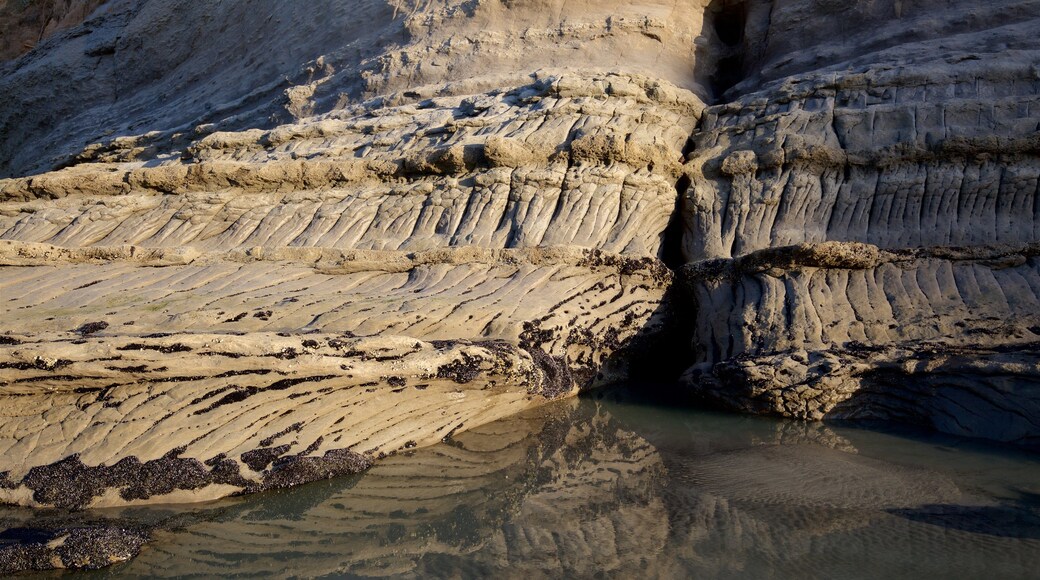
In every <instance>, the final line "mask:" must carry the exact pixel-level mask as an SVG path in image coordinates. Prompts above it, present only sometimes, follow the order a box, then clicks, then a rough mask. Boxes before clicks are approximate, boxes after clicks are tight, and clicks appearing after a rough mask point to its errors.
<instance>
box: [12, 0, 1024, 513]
mask: <svg viewBox="0 0 1040 580" xmlns="http://www.w3.org/2000/svg"><path fill="white" fill-rule="evenodd" d="M1038 15H1040V4H1038V3H1037V2H1033V1H1022V0H1020V1H1014V0H1002V1H1001V2H1000V3H999V6H994V7H990V8H988V9H987V10H982V9H979V8H978V7H976V6H975V5H974V4H971V3H968V2H960V1H953V2H950V1H944V2H939V1H938V0H935V1H927V2H918V3H913V5H910V4H909V3H904V2H900V1H897V0H871V1H862V2H856V3H854V4H852V5H845V4H839V3H833V2H824V1H823V0H811V1H810V0H804V1H798V2H783V3H780V2H768V1H765V0H747V1H732V0H715V1H712V2H708V1H706V0H689V1H677V0H672V1H667V0H654V1H651V2H646V3H640V4H638V5H634V4H630V3H627V2H540V1H533V0H532V1H529V2H505V1H501V2H500V1H470V0H466V1H462V0H435V1H431V2H418V1H411V0H394V1H387V0H366V1H364V2H352V3H342V2H327V3H325V2H318V3H291V4H285V3H278V2H274V1H269V0H249V1H243V2H235V3H223V4H220V5H217V6H207V7H200V5H199V4H198V3H195V2H189V1H188V0H178V1H176V2H158V1H156V0H110V1H109V2H107V3H105V5H104V6H103V8H102V9H100V10H98V11H97V12H96V13H95V16H94V17H93V18H91V19H90V20H89V21H87V22H86V23H84V24H83V25H82V26H80V27H77V28H74V29H72V30H70V31H67V32H65V33H59V34H57V35H55V36H54V37H53V38H51V39H49V40H47V41H45V42H44V43H42V44H41V46H40V47H39V48H38V49H37V50H35V51H33V52H31V53H29V54H27V55H25V56H23V57H22V58H20V59H17V60H14V61H9V62H7V63H4V64H0V92H3V94H5V95H9V96H10V97H9V98H8V99H7V100H5V102H4V103H3V105H2V106H0V134H2V135H3V138H2V139H0V175H2V176H4V177H5V178H6V179H2V180H0V200H2V202H0V239H2V243H3V245H2V246H0V260H2V264H3V266H2V270H0V292H2V293H3V301H2V306H0V308H2V313H3V316H2V317H0V383H3V387H2V389H0V449H2V450H3V451H4V452H3V453H2V454H0V457H2V458H0V473H2V474H3V477H2V478H0V488H2V489H0V496H2V498H3V499H4V500H5V501H8V502H16V503H22V504H27V505H63V506H66V507H84V506H97V505H112V504H122V503H129V502H143V501H175V500H176V501H188V500H200V499H207V498H214V497H220V496H223V495H227V494H232V493H241V492H243V491H255V490H260V489H268V488H271V487H279V486H283V485H290V484H293V483H297V482H302V481H308V480H312V479H318V478H324V477H329V476H332V475H335V474H339V473H349V472H354V471H357V470H360V469H364V468H365V467H367V466H368V465H370V464H371V462H373V461H376V460H378V459H380V458H382V457H385V456H387V455H390V454H394V453H396V452H398V451H401V450H404V449H410V448H412V447H415V446H418V445H426V444H429V443H432V442H434V441H437V440H439V439H440V438H442V437H444V436H445V435H448V434H451V433H456V432H460V431H461V430H464V429H469V428H472V427H475V426H477V425H479V424H481V423H484V422H487V421H490V420H492V419H495V418H498V417H502V416H504V415H506V414H509V413H513V412H515V411H517V410H520V409H523V408H527V407H531V406H536V405H539V404H542V403H544V402H545V401H548V400H551V399H554V398H558V397H562V396H565V395H568V394H573V393H575V392H577V391H578V390H579V389H582V388H588V387H592V386H596V385H601V384H606V383H608V382H611V381H616V380H619V379H621V378H624V377H625V376H627V374H628V371H629V368H630V367H631V364H632V363H633V361H635V362H639V361H642V362H650V365H649V366H656V367H659V370H660V369H664V370H668V369H670V368H671V365H672V364H673V363H674V361H661V360H660V359H664V358H673V356H674V358H678V359H680V360H679V361H678V362H679V364H681V365H682V366H684V367H688V370H687V372H686V373H685V374H684V382H685V383H686V385H687V386H688V388H689V390H690V391H691V392H693V393H694V394H695V395H696V396H697V397H699V398H700V399H702V400H707V401H710V402H713V403H716V404H721V405H724V406H726V407H729V408H734V409H739V410H744V411H752V412H758V413H774V414H781V415H785V416H790V417H798V418H803V419H823V418H882V419H893V418H894V419H900V420H905V421H910V422H914V423H918V424H927V425H931V426H933V427H936V428H939V429H942V430H946V431H950V432H953V433H960V434H968V435H975V436H983V437H989V438H994V439H999V440H1004V441H1016V442H1019V443H1024V444H1029V445H1035V444H1036V443H1037V433H1038V431H1037V427H1038V421H1040V420H1038V419H1037V417H1038V416H1040V415H1038V413H1037V411H1038V410H1040V399H1038V394H1037V392H1038V391H1037V383H1036V381H1037V377H1038V376H1040V359H1038V357H1037V353H1038V348H1037V344H1038V342H1040V320H1038V319H1037V316H1038V314H1037V313H1038V312H1040V298H1038V292H1037V290H1038V289H1040V278H1038V276H1037V273H1038V272H1037V260H1038V259H1040V258H1038V256H1037V253H1038V250H1037V245H1036V244H1037V243H1038V234H1040V229H1038V227H1040V226H1038V225H1037V224H1038V223H1040V213H1038V212H1040V206H1038V204H1037V196H1038V190H1037V188H1038V183H1040V161H1038V156H1037V154H1038V152H1040V144H1038V141H1037V127H1038V121H1040V119H1038V118H1037V110H1038V109H1037V106H1036V104H1037V95H1038V94H1040V72H1038V71H1040V46H1038V43H1040V40H1038V39H1037V35H1036V34H1035V31H1036V30H1037V28H1038V24H1040V16H1038ZM855 21H861V22H873V23H875V25H874V26H869V27H861V28H855V29H853V28H851V25H850V24H849V23H850V22H855ZM706 103H712V106H710V107H708V108H707V109H705V107H706ZM684 262H688V263H687V264H686V265H685V266H682V268H681V270H680V273H679V275H678V276H673V274H672V272H671V271H670V270H669V269H668V268H667V267H666V266H665V264H666V263H667V264H669V265H671V266H681V265H682V264H683V263H684ZM675 280H678V282H679V284H676V285H674V286H675V287H677V288H680V289H682V290H683V291H684V292H685V297H684V298H682V299H680V300H678V301H677V300H675V299H674V296H673V294H674V292H672V290H673V282H674V281H675ZM688 310H692V312H690V313H689V316H687V314H686V313H687V311H688ZM669 326H671V327H672V328H669ZM676 327H679V328H680V329H681V330H682V332H685V336H684V337H683V338H681V339H677V338H675V336H676V334H674V333H673V329H674V328H676ZM684 343H687V344H689V345H690V346H691V348H690V349H689V350H687V349H685V348H683V346H684ZM648 349H649V350H648ZM648 352H650V353H653V354H654V355H656V356H657V357H658V359H659V360H657V361H655V360H653V358H652V357H651V356H647V355H646V354H645V353H648ZM673 353H674V354H673ZM159 472H163V473H166V474H172V475H169V476H163V477H158V476H156V475H155V474H156V473H159Z"/></svg>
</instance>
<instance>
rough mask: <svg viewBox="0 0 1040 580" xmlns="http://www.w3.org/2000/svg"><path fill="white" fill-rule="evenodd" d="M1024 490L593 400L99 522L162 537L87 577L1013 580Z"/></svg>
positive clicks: (1033, 552) (949, 449)
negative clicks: (332, 470) (196, 502)
mask: <svg viewBox="0 0 1040 580" xmlns="http://www.w3.org/2000/svg"><path fill="white" fill-rule="evenodd" d="M1038 493H1040V463H1038V462H1037V461H1036V459H1035V458H1034V457H1030V456H1026V455H1016V454H1013V453H1010V452H1008V453H1004V452H1000V451H995V450H993V449H987V448H981V449H976V448H973V447H971V446H970V445H967V446H965V445H961V444H960V443H959V442H956V441H950V440H927V439H924V440H920V439H913V438H908V437H904V436H895V435H886V434H882V433H877V432H869V431H860V430H854V429H842V428H832V427H827V426H823V425H804V424H798V423H790V422H781V421H773V420H768V419H754V418H742V417H734V416H729V415H716V414H711V413H700V412H691V411H680V410H670V409H662V408H654V407H651V406H647V405H639V404H630V403H625V402H618V401H617V400H613V398H612V397H607V398H603V399H601V400H583V401H570V402H564V403H561V404H558V405H555V406H553V407H551V408H549V409H546V410H542V411H539V412H534V413H528V414H526V415H523V416H520V417H515V418H512V419H508V420H505V421H500V422H497V423H494V424H492V425H487V426H484V427H481V428H478V429H474V430H472V431H470V432H467V433H463V434H461V435H459V436H457V438H456V439H455V440H454V441H452V442H450V443H448V444H444V445H440V446H437V447H435V448H429V449H423V450H417V451H414V452H411V453H408V454H407V455H401V456H396V457H392V458H389V459H388V460H386V461H385V462H383V463H381V464H379V465H378V466H377V467H375V468H374V469H373V470H372V471H371V472H369V473H367V474H365V475H363V476H359V477H356V478H352V479H345V480H333V481H327V482H320V483H316V484H312V485H308V486H305V487H302V488H298V489H293V490H287V491H282V492H277V493H269V494H264V495H260V496H256V497H251V498H246V499H242V500H238V501H225V502H221V503H218V504H212V505H210V506H208V507H206V508H205V509H201V510H196V511H193V512H187V513H180V514H178V513H175V512H169V511H164V510H156V509H152V510H150V511H147V512H145V511H143V510H124V511H122V512H113V513H112V514H110V515H112V516H113V517H116V516H118V517H124V518H126V517H130V518H133V517H150V518H153V519H162V518H170V517H173V518H174V519H173V520H167V523H166V524H165V525H166V526H167V527H172V528H173V529H168V530H167V531H162V532H159V533H157V534H156V538H155V541H154V542H152V543H151V544H150V545H149V546H146V548H145V549H144V550H143V551H142V553H141V554H140V556H139V557H138V558H137V559H135V560H134V561H132V562H129V563H127V564H124V565H120V566H118V567H116V568H113V569H110V570H108V571H103V572H100V573H98V574H99V575H101V576H108V575H115V574H119V575H126V574H130V575H135V576H148V577H171V576H183V577H213V576H220V577H251V576H264V577H269V576H275V577H286V576H302V577H315V576H317V577H322V576H324V577H357V576H361V577H389V576H394V577H452V578H467V577H489V576H493V577H518V576H528V577H532V578H541V577H546V576H564V577H625V578H627V577H632V576H637V575H638V576H645V577H688V576H708V577H723V578H727V577H753V578H759V577H774V578H787V577H791V578H794V577H799V578H802V577H827V578H877V577H886V578H891V577H896V578H898V577H921V576H924V575H927V576H937V575H942V576H943V577H946V578H962V577H964V578H968V577H993V576H997V577H1004V578H1007V577H1012V578H1014V577H1022V578H1026V577H1035V575H1036V574H1037V573H1038V568H1037V566H1038V562H1040V556H1038V554H1040V534H1038V533H1037V532H1038V530H1040V521H1038V520H1040V515H1038V514H1040V512H1038V506H1040V496H1038V495H1037V494H1038ZM142 514H145V515H142ZM177 518H179V519H177Z"/></svg>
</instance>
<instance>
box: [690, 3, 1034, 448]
mask: <svg viewBox="0 0 1040 580" xmlns="http://www.w3.org/2000/svg"><path fill="white" fill-rule="evenodd" d="M758 4H769V3H755V2H748V3H747V4H746V7H745V8H744V9H740V8H739V7H738V3H728V4H727V5H726V6H725V7H724V8H723V12H721V14H729V15H731V16H730V17H731V18H737V19H738V21H739V22H740V30H742V31H743V33H741V34H736V35H734V36H733V37H732V38H731V40H732V41H733V53H734V54H735V55H737V56H739V59H738V60H739V61H740V64H741V66H740V67H739V70H740V74H739V75H732V76H731V77H729V78H728V79H723V80H727V83H725V84H724V85H723V86H721V87H719V88H726V86H731V88H728V92H726V93H725V95H724V100H725V101H726V102H725V103H724V104H719V105H716V106H713V107H711V108H710V109H708V110H707V111H706V112H705V114H704V117H703V122H702V123H701V125H700V127H699V130H698V131H697V132H696V133H695V134H694V142H695V144H694V147H693V152H692V153H691V155H690V157H691V159H690V161H689V162H688V163H687V168H688V171H689V175H690V177H691V186H690V187H689V189H688V190H687V192H686V194H685V196H684V207H683V215H684V217H685V225H686V233H685V238H684V252H685V255H686V257H687V258H688V259H689V260H690V261H691V262H693V263H692V264H690V265H688V266H686V267H685V269H684V276H683V277H684V279H685V281H686V286H687V287H688V288H689V290H690V292H691V298H692V300H693V301H694V302H695V303H696V304H697V316H696V322H695V323H694V328H695V330H694V338H693V343H694V347H695V350H696V351H697V352H696V364H695V365H693V366H692V367H691V369H690V370H689V371H688V372H687V373H686V375H685V381H686V382H687V384H688V385H689V386H690V387H691V388H692V389H693V390H694V391H695V392H696V393H697V394H698V395H699V396H701V397H703V398H705V399H707V400H710V401H713V402H715V403H719V404H722V405H724V406H726V407H728V408H734V409H740V410H746V411H753V412H768V413H776V414H781V415H785V416H790V417H797V418H804V419H821V418H879V419H893V418H895V419H901V420H907V421H910V422H913V423H917V424H923V425H930V426H933V427H936V428H939V429H941V430H944V431H948V432H951V433H958V434H965V435H973V436H982V437H988V438H993V439H998V440H1002V441H1014V442H1019V443H1024V444H1028V445H1032V446H1035V445H1037V443H1038V439H1037V434H1038V433H1040V431H1038V427H1040V412H1038V411H1040V391H1038V390H1037V386H1038V382H1037V381H1038V379H1040V348H1038V345H1040V326H1038V324H1037V322H1038V319H1037V316H1038V314H1040V292H1038V290H1040V272H1038V264H1040V262H1038V257H1037V242H1038V241H1040V229H1038V228H1040V213H1038V212H1040V204H1038V203H1037V199H1038V184H1040V157H1038V153H1040V140H1038V132H1037V129H1038V126H1040V116H1038V115H1040V114H1038V111H1040V108H1038V107H1037V105H1038V103H1040V96H1038V95H1040V41H1038V37H1037V35H1036V31H1037V29H1038V27H1040V5H1038V4H1037V3H1036V2H1001V3H999V6H994V5H991V6H988V7H987V8H986V9H985V10H983V9H980V8H979V7H978V6H977V5H975V4H971V3H967V2H914V3H907V2H897V1H893V2H889V1H877V2H858V3H855V5H853V6H847V7H846V6H844V5H839V4H834V3H824V2H792V3H775V4H774V5H773V8H772V10H771V11H768V12H764V11H762V10H760V9H758V8H757V6H758ZM763 14H768V16H767V17H763V16H762V15H763ZM741 18H746V20H740V19H741ZM810 22H811V23H812V26H809V23H810ZM853 22H872V24H871V25H870V26H867V27H860V28H857V27H855V26H854V25H853V24H852V23H853ZM839 32H840V33H839ZM835 33H839V34H835ZM796 39H797V40H796ZM737 56H734V57H733V58H737Z"/></svg>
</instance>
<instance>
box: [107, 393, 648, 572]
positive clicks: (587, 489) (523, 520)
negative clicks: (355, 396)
mask: <svg viewBox="0 0 1040 580" xmlns="http://www.w3.org/2000/svg"><path fill="white" fill-rule="evenodd" d="M662 475H663V469H662V465H661V463H660V459H659V457H658V456H657V453H656V451H655V450H654V449H653V447H651V446H650V445H649V444H647V443H646V442H645V441H643V440H642V439H640V438H639V437H638V436H636V435H635V434H633V433H630V432H627V431H622V430H619V429H618V426H617V423H616V422H615V421H614V420H612V419H611V418H610V417H609V416H608V415H605V414H601V413H598V412H597V411H596V409H595V408H594V407H593V406H591V405H577V404H573V403H565V404H563V405H561V406H557V407H554V408H553V409H552V411H551V412H550V413H548V414H547V413H545V412H540V413H538V414H536V415H526V416H520V417H517V418H513V419H507V420H504V421H499V422H496V423H493V424H490V425H487V426H483V427H479V428H475V429H473V430H472V431H469V432H466V433H463V434H461V435H460V436H458V437H457V438H456V439H455V440H454V441H453V443H452V444H450V445H440V446H436V447H434V448H430V449H424V450H419V451H416V452H415V453H414V455H412V456H411V457H392V458H388V459H387V460H386V461H385V462H383V463H381V464H380V465H379V466H377V467H376V468H374V469H373V470H372V471H371V472H370V473H368V474H366V475H364V476H363V477H360V478H358V479H356V480H354V482H353V483H354V484H353V485H351V486H349V487H348V486H344V485H343V484H342V483H338V485H336V486H333V484H322V483H319V484H315V485H311V486H307V487H306V488H303V489H299V490H295V491H292V492H288V493H284V494H279V493H274V494H266V495H261V496H257V497H256V498H255V499H252V500H249V501H247V502H244V503H242V504H239V505H237V506H234V507H232V508H230V511H229V512H228V513H227V514H226V515H224V516H220V517H218V518H217V519H216V520H215V521H211V522H206V523H200V524H198V525H193V526H190V527H189V528H188V529H186V530H184V531H181V532H176V533H166V532H161V533H159V534H157V540H158V541H157V542H156V543H155V544H154V545H153V546H151V547H150V549H148V550H146V551H145V552H144V553H142V555H141V556H140V558H139V559H138V560H137V561H135V562H134V563H133V564H131V567H130V568H129V569H128V570H126V571H130V572H133V573H140V574H145V575H149V574H159V573H169V572H170V571H180V572H184V573H191V574H200V575H222V574H225V573H227V572H228V571H229V568H228V567H229V566H233V567H234V571H235V573H236V574H256V575H263V576H269V575H273V576H284V575H289V574H293V573H300V569H299V567H300V566H305V567H306V572H305V573H306V575H320V574H328V573H351V574H361V575H372V576H384V575H398V574H405V575H416V576H428V575H438V576H442V575H456V574H493V573H498V572H504V571H508V572H509V573H510V574H519V573H522V572H523V571H524V570H531V571H535V572H540V573H548V572H554V573H560V574H566V575H572V576H574V575H576V576H589V575H592V574H594V573H595V572H597V571H600V570H605V571H613V572H616V573H625V572H631V573H634V572H636V571H637V569H638V567H639V566H640V558H638V557H633V556H634V555H645V554H655V553H658V552H660V551H661V549H662V548H663V547H664V546H665V543H666V541H667V535H668V516H667V514H666V513H665V511H664V504H663V503H662V501H661V499H660V485H661V481H662ZM289 497H292V498H299V499H298V500H296V501H299V502H304V504H303V505H299V504H298V505H286V503H285V502H286V499H287V498H289ZM309 500H313V504H311V505H307V503H306V502H308V501H309ZM187 554H190V555H191V557H190V558H187V557H186V555H187Z"/></svg>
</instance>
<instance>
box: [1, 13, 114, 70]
mask: <svg viewBox="0 0 1040 580" xmlns="http://www.w3.org/2000/svg"><path fill="white" fill-rule="evenodd" d="M104 3H105V0H3V2H0V61H4V60H8V59H12V58H15V57H17V56H20V55H22V54H25V53H26V52H28V51H30V50H32V49H33V48H35V47H36V45H37V44H39V43H40V41H42V40H44V39H46V38H48V37H50V36H53V35H54V34H55V33H57V32H60V31H62V30H65V29H67V28H71V27H73V26H76V25H77V24H79V23H81V22H83V21H84V20H86V19H87V17H89V16H90V15H91V13H92V12H93V11H94V9H95V8H97V7H98V6H100V5H102V4H104Z"/></svg>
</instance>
